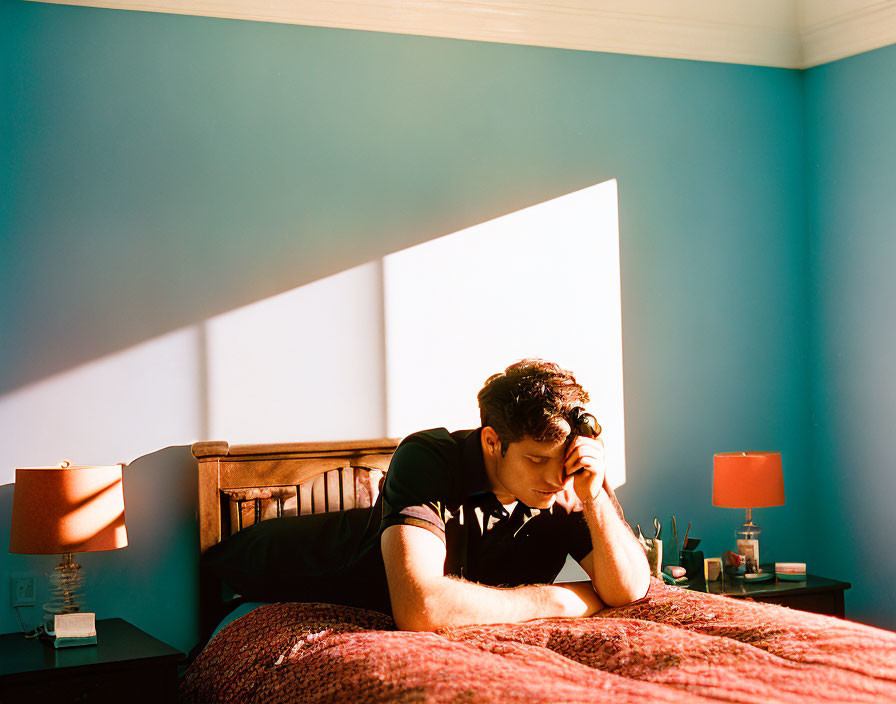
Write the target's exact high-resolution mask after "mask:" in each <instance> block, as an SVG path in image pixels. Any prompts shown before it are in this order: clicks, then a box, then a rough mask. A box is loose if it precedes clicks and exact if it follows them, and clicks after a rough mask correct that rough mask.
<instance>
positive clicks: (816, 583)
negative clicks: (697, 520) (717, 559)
mask: <svg viewBox="0 0 896 704" xmlns="http://www.w3.org/2000/svg"><path fill="white" fill-rule="evenodd" d="M774 569H775V566H774V565H762V570H763V571H767V570H768V571H771V572H774ZM851 586H852V585H851V584H850V583H849V582H838V581H837V580H834V579H827V578H825V577H816V576H815V575H811V574H807V575H806V581H805V582H786V581H784V580H776V579H771V580H769V581H767V582H747V581H745V580H743V579H737V578H735V577H733V576H731V575H728V574H726V575H724V578H723V580H719V581H716V582H709V583H706V582H704V581H703V580H702V579H700V580H691V583H690V584H689V585H688V586H687V588H688V589H691V590H693V591H699V592H709V593H710V594H724V595H725V596H731V597H734V598H736V599H752V600H753V601H762V602H766V603H770V604H781V605H782V606H789V607H791V608H793V609H800V610H801V611H811V612H812V613H816V614H826V615H828V616H837V617H839V618H844V606H843V592H844V591H845V590H847V589H849V588H850V587H851ZM707 587H708V588H707Z"/></svg>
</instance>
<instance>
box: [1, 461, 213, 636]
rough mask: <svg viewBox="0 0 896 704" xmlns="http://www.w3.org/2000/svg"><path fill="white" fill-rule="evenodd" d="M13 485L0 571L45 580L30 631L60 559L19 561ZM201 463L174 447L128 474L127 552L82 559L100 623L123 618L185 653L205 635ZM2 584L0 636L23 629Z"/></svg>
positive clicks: (5, 497)
mask: <svg viewBox="0 0 896 704" xmlns="http://www.w3.org/2000/svg"><path fill="white" fill-rule="evenodd" d="M13 487H14V485H13V484H6V485H4V486H2V487H0V540H2V546H3V550H2V552H0V567H2V569H0V573H3V574H15V573H27V572H31V573H35V574H37V575H38V585H37V604H36V605H35V606H33V607H21V608H20V609H19V611H20V613H21V617H22V621H23V622H24V625H25V627H26V628H27V629H29V630H30V629H31V628H33V627H34V626H35V625H37V623H38V622H39V620H40V614H41V604H43V603H44V602H46V601H48V596H49V595H48V592H47V589H48V587H47V581H46V577H45V573H47V572H49V571H50V570H52V568H53V567H54V566H55V565H56V564H57V563H58V556H52V555H13V554H11V553H9V552H7V550H8V547H9V528H10V520H11V516H12V497H13ZM197 491H198V486H197V477H196V460H195V459H194V458H193V455H192V454H191V453H190V448H189V446H176V447H167V448H165V449H163V450H159V451H157V452H153V453H150V454H148V455H144V456H142V457H139V458H138V459H136V460H134V461H133V462H131V463H130V464H128V465H127V466H126V467H125V468H124V500H125V520H126V522H127V529H128V547H126V548H122V549H120V550H111V551H105V552H92V553H80V554H78V555H77V556H76V562H79V563H80V564H81V565H82V567H83V568H84V571H85V577H86V580H87V591H86V601H87V608H88V610H90V611H93V612H95V613H96V616H97V618H123V619H126V620H128V621H130V622H131V623H133V624H134V625H135V626H137V627H138V628H141V629H142V630H144V631H146V632H147V633H149V634H150V635H153V636H155V637H157V638H159V639H160V640H163V641H165V642H166V643H169V644H170V645H172V646H173V647H175V648H178V649H179V650H181V651H182V652H188V651H189V649H190V648H192V647H193V645H194V644H195V643H196V640H197V638H198V633H199V617H198V604H197V594H198V561H199V532H198V527H197ZM2 581H3V582H4V583H3V584H2V585H0V604H3V608H2V614H3V616H2V620H0V631H2V632H4V633H6V632H12V631H19V630H21V628H22V626H21V624H20V623H19V619H18V618H17V616H16V613H15V610H14V609H13V608H12V607H10V606H9V604H10V603H11V602H10V599H9V591H8V590H9V588H10V586H9V580H8V579H4V580H2Z"/></svg>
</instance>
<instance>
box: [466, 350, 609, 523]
mask: <svg viewBox="0 0 896 704" xmlns="http://www.w3.org/2000/svg"><path fill="white" fill-rule="evenodd" d="M478 398H479V414H480V418H481V421H482V426H483V437H482V442H483V453H484V457H485V462H486V471H487V473H488V475H489V478H490V480H491V483H492V488H493V489H494V490H495V493H496V494H499V495H500V496H503V497H505V498H509V497H508V495H509V496H512V497H515V498H516V499H519V500H521V501H523V503H525V504H526V505H528V506H530V507H533V508H547V507H548V506H550V505H551V504H552V503H553V502H554V499H555V498H556V496H557V494H558V493H559V492H560V491H561V490H562V489H563V484H564V482H565V480H566V479H567V477H566V476H565V474H564V469H563V461H564V458H565V456H566V448H567V446H568V442H569V441H570V440H571V439H572V438H574V437H575V436H576V435H578V434H579V432H580V431H581V430H582V427H581V423H582V412H583V405H584V404H585V403H587V402H588V393H587V392H586V391H585V390H584V389H583V388H582V387H581V385H579V384H578V383H577V382H576V380H575V377H574V376H573V375H572V373H571V372H569V371H566V370H565V369H561V368H560V367H559V366H557V365H556V364H553V363H551V362H546V361H544V360H542V359H524V360H522V361H520V362H517V363H516V364H512V365H511V366H509V367H507V369H505V370H504V372H502V373H500V374H495V375H494V376H492V377H490V378H489V379H488V380H487V381H486V382H485V386H483V388H482V390H481V391H480V392H479V396H478ZM588 417H589V418H590V416H588ZM592 420H593V419H592ZM595 425H596V424H595ZM594 431H595V434H597V433H599V432H600V428H599V426H598V427H596V428H594ZM589 434H590V433H589ZM500 496H499V498H500Z"/></svg>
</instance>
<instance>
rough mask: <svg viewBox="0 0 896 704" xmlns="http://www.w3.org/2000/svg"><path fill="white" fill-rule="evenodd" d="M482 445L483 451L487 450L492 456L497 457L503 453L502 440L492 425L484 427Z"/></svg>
mask: <svg viewBox="0 0 896 704" xmlns="http://www.w3.org/2000/svg"><path fill="white" fill-rule="evenodd" d="M482 444H483V449H484V450H485V449H487V450H488V453H489V454H490V455H493V456H494V455H497V454H498V453H500V452H501V439H500V438H499V437H498V433H497V431H496V430H495V429H494V428H493V427H492V426H490V425H485V426H483V427H482Z"/></svg>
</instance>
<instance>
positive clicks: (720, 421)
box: [0, 0, 853, 649]
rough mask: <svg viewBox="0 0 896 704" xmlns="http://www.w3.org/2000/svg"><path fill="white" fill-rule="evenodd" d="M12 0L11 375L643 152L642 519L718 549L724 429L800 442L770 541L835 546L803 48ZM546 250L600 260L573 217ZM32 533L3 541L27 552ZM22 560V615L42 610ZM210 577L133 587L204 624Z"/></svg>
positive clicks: (634, 314)
mask: <svg viewBox="0 0 896 704" xmlns="http://www.w3.org/2000/svg"><path fill="white" fill-rule="evenodd" d="M0 12H2V16H0V32H2V34H0V40H2V41H0V43H2V45H3V49H0V51H3V52H4V54H3V60H4V61H5V62H6V63H7V66H6V68H5V70H4V72H3V74H2V76H0V80H2V84H0V85H2V93H0V99H2V113H0V114H2V124H0V130H2V134H0V139H2V146H3V151H4V153H5V154H7V155H9V156H8V158H4V159H3V161H2V162H0V184H2V185H3V189H2V193H0V218H2V220H0V227H2V229H0V236H2V247H3V252H2V256H0V301H2V306H0V329H2V330H4V331H15V334H13V335H3V336H2V337H0V394H3V393H8V392H9V391H11V390H13V389H17V388H20V387H21V386H22V385H23V384H26V383H28V382H30V381H34V380H38V379H43V378H45V377H46V376H47V375H49V374H52V373H55V372H58V371H61V370H64V369H66V368H69V367H71V366H73V365H75V364H77V363H79V362H82V361H86V360H90V359H94V358H96V357H98V356H100V355H104V354H108V353H109V352H112V351H114V350H117V349H121V348H123V347H125V346H127V345H130V344H133V343H136V342H139V341H142V340H146V339H149V338H151V337H153V336H155V335H158V334H160V333H162V332H167V331H170V330H174V329H176V328H178V327H180V326H182V325H185V324H189V323H192V322H196V321H200V320H203V319H205V318H207V317H208V316H210V315H213V314H216V313H220V312H223V311H226V310H230V309H232V308H234V307H236V306H239V305H242V304H244V303H246V302H248V301H251V300H257V299H261V298H265V297H267V296H269V295H271V294H273V293H277V292H280V291H284V290H288V289H291V288H294V287H296V286H298V285H300V284H302V283H305V282H308V281H312V280H315V279H318V278H320V277H322V276H325V275H328V274H331V273H334V272H337V271H341V270H344V269H347V268H349V267H351V266H354V265H356V264H359V263H362V262H364V261H367V260H369V259H372V258H374V257H377V256H381V255H383V254H386V253H388V252H392V251H396V250H399V249H401V248H404V247H406V246H409V245H412V244H416V243H419V242H422V241H426V240H428V239H431V238H433V237H436V236H439V235H442V234H445V233H448V232H452V231H455V230H457V229H460V228H462V227H464V226H467V225H471V224H474V223H477V222H480V221H482V220H485V219H489V218H492V217H496V216H498V215H501V214H504V213H507V212H511V211H513V210H516V209H518V208H520V207H523V206H527V205H531V204H534V203H538V202H541V201H544V200H546V199H549V198H552V197H555V196H558V195H561V194H564V193H567V192H570V191H572V190H575V189H578V188H581V187H584V186H588V185H591V184H594V183H597V182H600V181H604V180H606V179H609V178H617V179H618V183H619V195H620V221H621V223H620V224H621V257H622V301H623V342H624V355H625V402H626V435H627V442H628V447H627V465H628V477H629V479H628V483H627V485H626V486H625V488H624V489H623V490H622V492H621V494H620V495H621V498H622V500H623V502H624V505H625V507H626V514H627V517H628V518H629V520H630V521H631V522H632V523H634V522H636V521H637V522H640V523H641V524H642V525H643V524H647V523H650V521H651V520H652V517H653V516H654V515H660V516H668V515H669V514H672V513H674V514H676V515H677V516H678V517H679V520H680V522H681V523H683V524H686V523H687V521H689V520H692V521H693V522H694V526H693V528H692V535H696V536H698V537H701V538H703V540H704V545H705V547H706V550H707V551H708V554H718V553H719V552H721V551H722V550H724V549H727V548H728V547H730V545H731V543H732V540H733V529H734V527H735V526H736V525H738V524H739V523H740V522H741V521H742V512H740V511H736V510H729V509H715V508H713V507H712V506H711V499H710V496H711V464H712V453H713V452H715V451H722V450H732V449H777V450H781V451H782V452H783V454H784V459H785V468H786V469H785V477H786V491H787V505H786V506H785V507H782V508H774V509H764V510H758V511H756V512H755V513H756V520H757V522H759V523H761V524H762V525H763V527H764V528H765V533H766V536H767V542H766V543H765V548H764V550H765V552H764V554H763V558H764V559H770V560H774V559H790V560H794V559H802V558H803V557H804V555H806V554H807V552H808V550H809V545H810V539H809V534H808V533H807V529H808V528H809V527H810V526H811V525H812V521H811V518H812V517H813V516H814V515H815V514H814V513H813V511H812V507H813V504H812V503H811V501H810V499H811V495H810V491H812V487H813V486H815V485H816V480H815V474H814V471H815V470H814V467H813V465H812V464H811V462H810V459H811V458H810V444H811V440H812V434H811V428H810V423H809V413H810V398H811V386H810V383H811V376H810V374H811V369H810V366H809V365H807V364H806V359H807V358H808V355H809V351H810V331H809V321H810V305H809V299H808V297H807V289H808V283H809V282H808V275H809V273H808V263H809V262H808V260H807V257H806V219H807V213H806V210H805V202H806V200H805V194H804V160H805V153H804V145H805V140H804V119H803V118H804V115H803V85H802V76H801V74H800V73H799V72H797V71H789V70H781V69H769V68H760V67H751V66H737V65H729V64H716V63H707V62H688V61H677V60H666V59H655V58H645V57H633V56H621V55H612V54H599V53H590V52H578V51H566V50H559V49H546V48H536V47H524V46H511V45H500V44H489V43H481V42H467V41H459V40H449V39H436V38H423V37H411V36H400V35H390V34H382V33H366V32H354V31H347V30H334V29H323V28H310V27H298V26H286V25H273V24H264V23H251V22H238V21H230V20H219V19H210V18H199V17H186V16H175V15H157V14H150V13H133V12H121V11H111V10H101V9H91V8H80V7H66V6H56V5H40V4H36V3H24V2H17V1H14V0H0ZM544 256H545V260H546V261H549V262H551V265H553V266H565V267H569V268H570V271H571V274H573V275H585V276H587V274H588V272H578V271H576V269H575V261H574V260H573V259H572V258H570V257H569V256H568V254H567V253H564V252H555V251H551V249H550V243H546V245H545V253H544ZM495 265H496V266H499V265H500V263H499V262H495ZM486 303H487V302H486ZM577 315H579V316H580V321H581V323H582V324H592V323H594V324H599V321H591V320H588V318H587V315H585V314H582V313H581V312H579V313H577ZM60 339H64V340H65V342H66V344H65V346H64V347H62V346H60V345H58V344H50V343H52V342H53V341H56V340H60ZM471 393H475V390H471ZM4 441H6V438H4ZM163 456H164V453H163ZM184 471H189V469H186V470H184ZM128 481H129V480H128V479H127V478H126V484H125V486H126V491H127V490H128V489H127V486H128ZM183 486H186V483H185V482H184V481H181V482H180V484H179V485H178V487H179V488H178V491H182V490H183ZM159 493H162V492H161V491H160V492H159ZM178 495H180V494H178ZM134 497H135V498H132V499H129V501H137V502H141V501H142V502H145V503H146V504H149V503H150V502H151V501H156V500H157V498H158V496H157V495H155V496H152V497H151V498H150V497H148V498H146V499H141V498H140V494H138V493H135V494H134ZM128 505H129V507H130V505H131V504H130V503H129V504H128ZM174 506H175V507H180V508H177V509H176V512H175V508H167V509H166V508H165V507H164V505H155V506H154V510H156V511H158V512H159V514H158V515H159V520H162V521H173V522H174V523H175V524H176V525H178V526H179V527H180V528H179V529H180V530H182V531H183V533H181V534H179V535H180V536H181V537H179V538H177V539H176V540H175V542H176V545H177V546H183V545H186V544H187V542H188V540H189V539H192V538H193V535H192V533H191V532H192V531H193V530H194V527H193V524H192V515H191V514H190V513H189V511H187V509H186V508H184V507H182V506H181V502H180V501H179V500H178V501H177V502H175V503H174ZM129 510H130V508H129ZM138 510H139V511H146V510H148V509H147V508H146V507H145V506H141V507H140V508H139V509H138ZM5 513H6V512H5V511H4V514H5ZM3 520H7V519H3ZM183 536H186V537H185V538H184V537H183ZM185 541H186V542H185ZM151 542H152V546H148V547H146V548H145V552H139V551H137V552H136V553H135V554H136V555H137V557H136V558H134V559H139V561H140V562H141V564H149V565H153V566H158V570H156V571H155V572H151V573H147V577H146V580H147V583H146V585H145V587H144V589H145V590H146V591H153V590H155V589H157V588H158V587H159V585H163V584H169V583H171V580H172V579H175V580H178V579H181V575H183V574H192V570H193V564H192V557H193V556H192V555H191V554H190V552H189V550H187V549H186V548H183V547H175V548H172V553H171V554H169V555H165V554H159V552H158V550H157V544H156V543H155V541H151ZM128 550H131V548H128ZM119 552H121V551H119ZM172 556H173V557H172ZM24 559H25V558H20V557H19V556H8V555H5V554H3V553H2V552H0V566H2V568H3V570H4V571H5V570H6V569H7V568H8V569H20V567H21V565H22V564H24V563H23V562H22V560H24ZM27 559H32V558H27ZM104 559H105V558H104ZM112 559H113V558H109V560H107V564H111V562H110V561H111V560H112ZM147 561H148V562H147ZM28 564H31V563H28ZM827 567H828V565H825V569H822V570H819V571H821V572H823V573H825V574H830V575H831V576H835V577H840V578H846V579H848V578H851V577H852V576H853V575H852V574H851V573H848V572H847V573H839V572H836V571H835V570H833V569H827ZM94 572H96V571H94ZM96 578H97V579H98V580H99V582H98V583H97V585H96V587H95V588H96V590H97V594H112V593H114V591H115V585H114V583H113V581H111V578H110V579H109V580H106V578H105V577H104V576H102V573H99V574H97V575H96ZM104 580H105V581H104ZM0 582H3V584H0V590H2V591H0V630H15V629H17V628H18V622H17V620H16V617H15V614H14V613H13V612H12V611H11V610H10V609H8V608H7V607H6V606H5V604H7V603H8V601H6V596H5V595H6V591H5V590H6V589H7V588H8V587H7V585H6V584H5V582H6V580H0ZM177 583H178V584H181V582H177ZM127 586H128V587H130V586H131V585H130V584H128V585H127ZM182 591H183V594H182V599H181V600H177V599H173V598H170V599H168V600H167V603H168V604H169V606H168V609H167V612H164V613H163V612H160V610H159V609H158V608H157V607H156V606H154V605H153V604H152V603H150V602H144V601H143V600H142V599H140V598H135V599H133V600H130V601H128V602H127V603H121V602H120V601H116V602H115V604H114V605H115V607H116V609H115V610H116V613H117V614H118V615H122V616H124V617H127V618H131V619H132V620H134V621H135V622H136V623H138V625H141V626H142V627H144V628H146V629H147V630H149V631H150V632H155V633H157V634H158V635H160V636H163V637H166V638H167V639H168V640H169V641H170V642H172V644H174V645H176V646H178V647H181V648H182V649H186V648H189V647H190V646H191V645H192V642H191V639H192V637H193V633H194V630H193V629H194V628H195V611H194V605H193V603H192V599H193V595H192V593H190V589H189V579H186V578H184V582H183V583H182ZM110 608H111V607H110ZM97 610H98V612H99V611H101V609H97ZM105 615H114V614H112V613H107V614H105Z"/></svg>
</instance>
